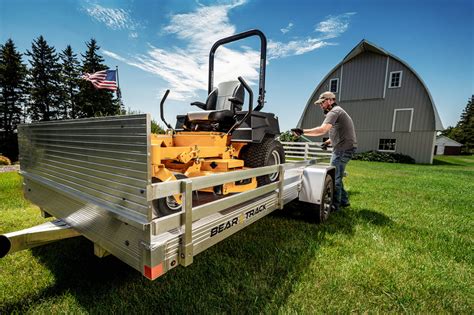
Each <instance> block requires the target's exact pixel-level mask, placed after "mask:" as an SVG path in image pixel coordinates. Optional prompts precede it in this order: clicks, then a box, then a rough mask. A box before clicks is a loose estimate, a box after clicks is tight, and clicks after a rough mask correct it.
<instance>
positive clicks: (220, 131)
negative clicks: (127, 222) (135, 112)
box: [151, 30, 285, 216]
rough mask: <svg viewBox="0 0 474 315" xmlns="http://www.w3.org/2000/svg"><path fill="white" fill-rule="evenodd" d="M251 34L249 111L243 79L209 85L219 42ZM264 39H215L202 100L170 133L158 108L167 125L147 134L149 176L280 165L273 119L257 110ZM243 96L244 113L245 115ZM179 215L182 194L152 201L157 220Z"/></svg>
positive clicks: (261, 99)
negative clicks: (253, 80)
mask: <svg viewBox="0 0 474 315" xmlns="http://www.w3.org/2000/svg"><path fill="white" fill-rule="evenodd" d="M250 36H258V37H259V38H260V43H261V45H260V72H259V86H258V99H257V106H256V107H255V108H253V91H252V89H251V88H250V87H249V85H248V84H247V82H246V81H245V80H244V79H243V78H242V77H238V80H235V81H229V82H222V83H220V84H218V85H217V87H216V86H214V54H215V52H216V50H217V48H218V47H219V46H221V45H223V44H227V43H230V42H234V41H238V40H241V39H244V38H247V37H250ZM266 50H267V40H266V38H265V35H264V34H263V33H262V32H261V31H259V30H250V31H247V32H243V33H240V34H236V35H233V36H230V37H226V38H223V39H220V40H218V41H217V42H216V43H215V44H214V45H213V46H212V48H211V50H210V53H209V83H208V96H207V99H206V102H204V103H203V102H193V103H191V105H193V106H196V107H198V108H199V109H200V110H199V111H192V112H189V113H187V114H186V115H178V117H177V123H176V127H175V128H174V129H173V128H172V127H171V125H170V124H169V123H167V122H166V120H165V118H164V114H163V105H164V102H165V100H166V98H167V96H168V94H169V90H167V91H166V93H165V95H164V97H163V99H162V100H161V103H160V114H161V119H162V120H163V122H164V124H165V125H166V126H167V127H168V130H167V132H166V134H164V135H160V134H152V136H151V145H152V151H151V153H152V178H153V181H154V182H165V181H171V180H176V179H183V178H186V177H196V176H205V175H210V174H214V173H221V172H231V171H235V170H241V169H245V168H256V167H262V166H268V165H275V164H281V163H285V154H284V151H283V147H282V145H281V143H280V142H279V141H277V140H275V137H276V136H278V135H279V134H280V127H279V124H278V118H277V117H276V116H275V114H273V113H265V112H262V111H261V110H262V108H263V106H264V103H265V66H266ZM245 94H247V95H248V110H246V111H244V110H242V109H243V106H244V102H245ZM277 179H278V173H275V174H270V175H266V176H261V177H258V178H252V179H249V180H244V181H238V182H231V183H226V184H223V185H220V186H217V187H209V188H207V189H203V190H200V191H201V192H209V193H213V194H216V195H227V194H230V193H238V192H243V191H247V190H251V189H255V188H256V187H258V186H262V185H265V184H268V183H270V182H273V181H275V180H277ZM177 211H181V196H180V195H174V196H170V197H167V198H162V199H158V200H155V201H154V202H153V212H154V214H155V215H156V216H165V215H168V214H172V213H175V212H177Z"/></svg>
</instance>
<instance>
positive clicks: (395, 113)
mask: <svg viewBox="0 0 474 315" xmlns="http://www.w3.org/2000/svg"><path fill="white" fill-rule="evenodd" d="M404 110H409V111H411V113H410V126H409V127H408V132H411V127H412V125H413V111H414V110H415V109H414V108H395V109H394V110H393V121H392V132H395V121H396V117H397V112H398V111H404Z"/></svg>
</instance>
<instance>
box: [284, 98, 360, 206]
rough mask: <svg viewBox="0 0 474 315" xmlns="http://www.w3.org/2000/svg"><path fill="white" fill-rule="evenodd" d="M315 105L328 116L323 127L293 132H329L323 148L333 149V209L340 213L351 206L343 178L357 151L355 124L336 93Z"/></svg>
mask: <svg viewBox="0 0 474 315" xmlns="http://www.w3.org/2000/svg"><path fill="white" fill-rule="evenodd" d="M314 104H315V105H319V106H320V107H321V109H322V110H323V111H324V115H325V116H326V118H325V119H324V121H323V123H322V124H321V126H319V127H315V128H312V129H304V130H303V129H300V128H295V129H292V131H293V133H294V134H295V135H296V136H301V135H303V134H305V135H308V136H322V135H324V134H326V133H327V132H329V140H327V141H325V142H324V143H323V147H324V146H328V145H330V144H332V147H333V151H332V156H331V165H333V166H334V167H335V168H336V178H335V182H336V183H335V186H336V191H335V193H334V201H333V207H334V211H338V210H339V209H340V207H347V206H349V205H350V203H349V196H348V194H347V192H346V191H345V190H344V184H343V183H342V177H343V176H344V172H345V169H346V165H347V163H348V162H349V161H350V159H351V158H352V156H353V155H354V152H355V150H356V149H357V139H356V134H355V129H354V123H353V122H352V118H351V117H350V116H349V115H348V114H347V113H346V111H345V110H344V109H342V108H341V107H340V106H338V105H337V104H336V95H334V93H331V92H324V93H323V94H321V95H320V96H319V99H318V100H317V101H316V102H314Z"/></svg>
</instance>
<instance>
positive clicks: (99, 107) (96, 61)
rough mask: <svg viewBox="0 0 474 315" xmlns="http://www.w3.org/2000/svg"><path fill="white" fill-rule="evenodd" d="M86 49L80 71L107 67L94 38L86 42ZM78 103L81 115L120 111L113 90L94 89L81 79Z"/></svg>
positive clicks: (114, 113)
mask: <svg viewBox="0 0 474 315" xmlns="http://www.w3.org/2000/svg"><path fill="white" fill-rule="evenodd" d="M86 45H87V50H86V53H85V54H84V55H82V57H83V62H82V72H83V73H95V72H97V71H101V70H106V69H107V68H108V67H107V66H106V65H104V64H103V62H104V59H103V58H102V56H100V55H99V54H98V50H99V49H100V47H99V46H98V45H97V42H96V40H95V39H93V38H92V39H91V40H90V42H88V43H86ZM79 100H80V104H78V105H79V106H78V107H79V108H80V111H79V113H78V114H79V116H81V117H95V116H109V115H117V114H119V113H120V105H119V102H118V101H117V100H116V99H114V96H113V92H111V91H108V90H103V89H96V88H95V87H94V86H93V85H92V84H91V83H90V82H89V81H86V80H81V82H80V92H79Z"/></svg>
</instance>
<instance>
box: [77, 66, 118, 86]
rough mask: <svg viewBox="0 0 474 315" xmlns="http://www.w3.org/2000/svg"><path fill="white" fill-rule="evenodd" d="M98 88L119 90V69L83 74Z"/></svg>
mask: <svg viewBox="0 0 474 315" xmlns="http://www.w3.org/2000/svg"><path fill="white" fill-rule="evenodd" d="M82 78H83V79H84V80H87V81H90V82H91V83H92V85H94V86H95V87H96V88H98V89H106V90H112V91H115V90H117V70H102V71H98V72H96V73H92V74H90V73H86V74H84V75H83V76H82Z"/></svg>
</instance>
